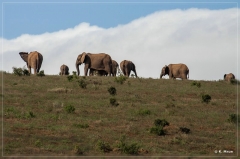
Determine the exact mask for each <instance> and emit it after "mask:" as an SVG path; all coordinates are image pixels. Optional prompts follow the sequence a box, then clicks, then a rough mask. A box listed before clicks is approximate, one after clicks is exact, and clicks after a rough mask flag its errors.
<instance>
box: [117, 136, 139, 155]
mask: <svg viewBox="0 0 240 159" xmlns="http://www.w3.org/2000/svg"><path fill="white" fill-rule="evenodd" d="M125 140H126V137H125V136H122V137H121V139H120V143H119V144H118V145H117V147H118V148H119V149H120V150H121V152H122V153H126V154H131V155H137V154H138V150H139V148H140V146H139V145H138V144H137V143H130V144H129V143H126V141H125Z"/></svg>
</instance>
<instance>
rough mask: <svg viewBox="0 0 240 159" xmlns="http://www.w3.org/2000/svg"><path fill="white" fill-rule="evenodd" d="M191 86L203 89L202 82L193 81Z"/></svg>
mask: <svg viewBox="0 0 240 159" xmlns="http://www.w3.org/2000/svg"><path fill="white" fill-rule="evenodd" d="M191 86H197V87H198V88H200V87H201V83H200V82H196V81H193V82H192V84H191Z"/></svg>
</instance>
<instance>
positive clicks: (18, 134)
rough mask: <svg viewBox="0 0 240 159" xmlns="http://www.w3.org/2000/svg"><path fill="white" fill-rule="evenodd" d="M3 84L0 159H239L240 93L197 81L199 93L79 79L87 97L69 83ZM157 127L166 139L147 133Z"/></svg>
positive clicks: (9, 79)
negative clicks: (233, 118) (235, 118)
mask: <svg viewBox="0 0 240 159" xmlns="http://www.w3.org/2000/svg"><path fill="white" fill-rule="evenodd" d="M1 79H3V86H1V87H2V88H3V93H2V94H1V96H2V99H3V109H2V111H3V112H2V113H1V116H2V119H3V147H2V149H3V156H133V155H134V156H146V157H147V156H206V157H207V156H219V157H220V156H236V155H237V124H236V123H232V122H229V121H228V120H229V118H230V116H229V115H230V114H236V113H237V98H239V97H237V87H239V86H237V85H233V84H230V83H227V82H224V81H197V82H200V83H201V87H197V86H196V85H195V86H194V85H192V83H193V81H191V80H187V81H181V80H168V79H161V80H160V79H150V78H149V79H144V78H138V79H136V78H128V79H127V80H126V81H125V82H124V83H123V84H119V83H117V82H115V79H114V77H97V76H94V77H86V78H83V77H79V79H81V80H82V81H83V82H84V83H85V84H86V88H85V89H84V88H81V87H80V86H79V84H78V82H77V79H74V80H73V81H71V82H69V81H68V79H67V77H66V76H51V75H46V76H44V77H38V76H34V75H31V76H15V75H13V74H2V75H1ZM110 87H114V88H115V89H116V91H117V92H116V95H115V96H112V95H110V94H109V92H108V89H109V88H110ZM203 94H209V95H210V96H211V101H210V102H209V103H204V102H202V101H201V100H202V98H201V97H202V95H203ZM110 98H115V100H116V102H115V104H113V105H112V104H111V103H110ZM156 119H165V120H166V121H167V122H169V125H168V126H165V127H164V128H163V130H164V132H165V135H160V136H159V135H156V134H154V133H150V130H151V128H152V127H154V121H155V120H156ZM180 127H182V128H187V129H189V130H190V132H189V133H184V132H182V131H181V129H180ZM124 148H126V149H124ZM129 149H130V150H129ZM136 149H137V151H136ZM215 150H222V151H223V150H228V151H230V152H232V153H229V154H228V153H222V154H220V153H215V152H214V151H215Z"/></svg>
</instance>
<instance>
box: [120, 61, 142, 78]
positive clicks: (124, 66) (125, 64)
mask: <svg viewBox="0 0 240 159" xmlns="http://www.w3.org/2000/svg"><path fill="white" fill-rule="evenodd" d="M120 67H121V70H122V72H123V74H124V75H125V76H128V77H129V75H130V72H131V71H133V72H134V73H135V76H136V77H138V76H137V71H136V67H135V64H134V63H133V62H132V61H128V60H123V61H122V62H121V63H120Z"/></svg>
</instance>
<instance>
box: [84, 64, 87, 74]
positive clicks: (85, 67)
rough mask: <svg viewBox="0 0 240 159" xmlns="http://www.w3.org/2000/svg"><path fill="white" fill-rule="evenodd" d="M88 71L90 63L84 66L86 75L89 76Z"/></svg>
mask: <svg viewBox="0 0 240 159" xmlns="http://www.w3.org/2000/svg"><path fill="white" fill-rule="evenodd" d="M87 73H88V65H85V67H84V75H85V76H87Z"/></svg>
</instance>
